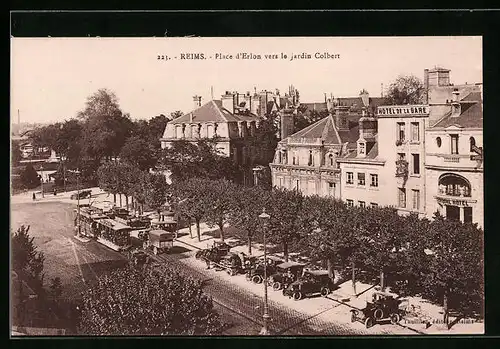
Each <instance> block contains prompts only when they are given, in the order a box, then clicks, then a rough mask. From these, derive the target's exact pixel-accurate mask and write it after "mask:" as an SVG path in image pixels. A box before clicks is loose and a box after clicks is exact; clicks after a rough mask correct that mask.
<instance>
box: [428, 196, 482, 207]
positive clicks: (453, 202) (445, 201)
mask: <svg viewBox="0 0 500 349" xmlns="http://www.w3.org/2000/svg"><path fill="white" fill-rule="evenodd" d="M436 199H437V201H438V202H439V203H440V204H442V205H452V206H469V203H471V202H470V201H467V200H461V199H448V198H440V197H437V198H436ZM474 202H475V200H474Z"/></svg>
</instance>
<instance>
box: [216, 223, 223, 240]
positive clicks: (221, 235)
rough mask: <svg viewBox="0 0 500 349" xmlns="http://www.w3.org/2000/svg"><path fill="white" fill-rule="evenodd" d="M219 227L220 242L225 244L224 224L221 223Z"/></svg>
mask: <svg viewBox="0 0 500 349" xmlns="http://www.w3.org/2000/svg"><path fill="white" fill-rule="evenodd" d="M217 225H218V226H219V231H220V235H219V236H220V240H221V241H222V242H224V223H221V222H219V223H218V224H217Z"/></svg>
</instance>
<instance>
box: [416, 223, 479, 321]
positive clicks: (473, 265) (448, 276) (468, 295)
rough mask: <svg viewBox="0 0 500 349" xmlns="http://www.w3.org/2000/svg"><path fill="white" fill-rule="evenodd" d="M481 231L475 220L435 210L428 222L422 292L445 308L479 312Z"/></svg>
mask: <svg viewBox="0 0 500 349" xmlns="http://www.w3.org/2000/svg"><path fill="white" fill-rule="evenodd" d="M483 234H484V233H483V231H482V230H481V229H479V228H478V227H477V225H475V224H471V223H467V224H464V223H461V222H459V221H454V220H449V219H445V218H443V217H442V216H441V215H439V214H437V215H435V217H434V220H433V221H432V222H431V223H430V231H429V239H428V244H429V246H431V247H430V248H429V249H428V251H429V252H428V254H430V258H429V259H430V262H429V268H430V273H428V274H427V278H426V280H425V284H424V287H425V291H424V292H425V293H424V294H425V295H426V296H427V297H429V298H431V299H433V300H439V301H441V302H442V303H443V308H444V321H445V323H448V317H449V316H448V315H449V309H450V308H451V309H455V310H458V311H460V312H462V313H463V314H467V315H471V314H474V313H476V312H481V311H482V308H483V299H484V298H483V297H484V279H483V266H484V257H483Z"/></svg>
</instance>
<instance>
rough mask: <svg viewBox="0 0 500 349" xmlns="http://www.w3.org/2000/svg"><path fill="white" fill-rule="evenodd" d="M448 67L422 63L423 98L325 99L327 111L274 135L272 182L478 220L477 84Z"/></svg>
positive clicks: (359, 202)
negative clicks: (390, 101)
mask: <svg viewBox="0 0 500 349" xmlns="http://www.w3.org/2000/svg"><path fill="white" fill-rule="evenodd" d="M449 73H450V70H448V69H444V68H437V67H436V68H434V69H431V70H428V69H426V70H425V71H424V86H425V91H426V94H425V98H424V102H426V103H423V104H418V105H381V104H380V102H383V100H378V101H376V102H375V103H371V102H366V98H367V96H360V100H356V99H354V98H353V99H345V100H343V101H342V100H338V99H337V100H333V99H328V100H327V101H326V102H325V105H327V107H328V108H329V109H330V112H331V115H329V116H328V117H326V118H324V119H322V120H320V121H318V122H317V123H315V124H313V125H311V126H309V127H307V128H305V129H303V130H301V131H299V132H297V133H295V134H293V135H291V136H290V137H288V138H286V139H284V140H282V141H281V142H280V143H279V145H278V149H277V151H276V155H275V158H274V161H273V163H272V164H271V170H272V180H273V185H274V186H276V187H282V188H286V189H299V190H300V191H301V192H302V193H303V194H305V195H314V194H317V195H320V196H330V197H335V198H337V199H342V200H344V201H345V202H346V203H347V204H348V205H350V206H355V205H356V206H361V207H369V206H371V207H373V206H392V207H395V208H397V210H398V212H399V213H400V214H408V213H416V214H418V216H419V217H427V218H432V217H433V216H434V213H435V212H439V213H441V214H442V215H443V216H445V217H447V218H449V219H457V220H461V221H463V222H473V223H477V224H478V225H479V226H480V227H482V226H483V223H484V211H483V210H484V206H483V202H484V201H483V193H484V189H483V131H482V130H483V125H482V124H483V110H482V85H481V84H463V85H453V84H451V83H450V78H449ZM363 97H364V98H365V100H363ZM357 103H360V105H361V106H362V108H361V114H362V115H359V114H357V113H355V112H353V110H354V109H355V107H354V106H355V105H356V104H357ZM320 107H321V106H320Z"/></svg>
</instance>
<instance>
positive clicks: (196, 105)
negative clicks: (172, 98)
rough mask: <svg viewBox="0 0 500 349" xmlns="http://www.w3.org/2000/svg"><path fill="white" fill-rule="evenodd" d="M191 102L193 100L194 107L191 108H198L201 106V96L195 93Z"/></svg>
mask: <svg viewBox="0 0 500 349" xmlns="http://www.w3.org/2000/svg"><path fill="white" fill-rule="evenodd" d="M193 102H194V108H193V109H198V108H199V107H201V97H200V96H198V95H196V96H193Z"/></svg>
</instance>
